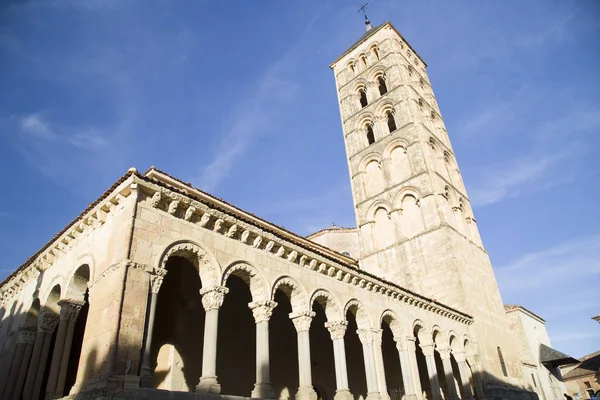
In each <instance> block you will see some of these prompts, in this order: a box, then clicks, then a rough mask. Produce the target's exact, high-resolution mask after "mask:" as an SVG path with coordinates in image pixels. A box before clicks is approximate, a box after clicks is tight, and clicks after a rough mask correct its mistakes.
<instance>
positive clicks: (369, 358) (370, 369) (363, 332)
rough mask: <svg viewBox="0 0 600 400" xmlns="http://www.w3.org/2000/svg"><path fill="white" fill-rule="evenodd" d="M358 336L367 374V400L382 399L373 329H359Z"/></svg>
mask: <svg viewBox="0 0 600 400" xmlns="http://www.w3.org/2000/svg"><path fill="white" fill-rule="evenodd" d="M358 337H359V338H360V341H361V343H362V348H363V359H364V363H365V374H366V375H367V376H366V378H367V400H380V399H381V393H379V384H378V383H377V370H376V367H375V356H374V354H373V353H374V352H373V331H372V330H371V329H359V330H358Z"/></svg>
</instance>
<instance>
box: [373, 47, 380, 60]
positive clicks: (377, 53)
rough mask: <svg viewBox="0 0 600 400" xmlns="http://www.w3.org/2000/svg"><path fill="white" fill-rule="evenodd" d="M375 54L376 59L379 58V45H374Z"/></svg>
mask: <svg viewBox="0 0 600 400" xmlns="http://www.w3.org/2000/svg"><path fill="white" fill-rule="evenodd" d="M373 55H374V56H375V59H376V60H379V50H377V47H373Z"/></svg>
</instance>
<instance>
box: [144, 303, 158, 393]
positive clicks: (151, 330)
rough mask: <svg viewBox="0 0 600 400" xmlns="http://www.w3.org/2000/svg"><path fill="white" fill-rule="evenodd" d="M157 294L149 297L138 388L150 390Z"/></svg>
mask: <svg viewBox="0 0 600 400" xmlns="http://www.w3.org/2000/svg"><path fill="white" fill-rule="evenodd" d="M157 301H158V296H157V293H154V292H152V295H151V296H150V311H149V313H148V327H147V329H146V342H145V345H144V357H143V359H142V368H141V370H140V387H145V388H151V387H153V386H154V376H153V373H152V367H151V366H150V351H151V350H152V335H153V333H154V319H155V317H156V302H157Z"/></svg>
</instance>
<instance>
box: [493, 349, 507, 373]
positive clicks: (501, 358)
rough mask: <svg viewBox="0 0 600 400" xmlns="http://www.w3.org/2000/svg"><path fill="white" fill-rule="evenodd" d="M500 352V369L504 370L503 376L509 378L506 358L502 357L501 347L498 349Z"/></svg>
mask: <svg viewBox="0 0 600 400" xmlns="http://www.w3.org/2000/svg"><path fill="white" fill-rule="evenodd" d="M496 349H497V350H498V359H499V360H500V367H501V368H502V374H503V375H504V376H508V371H507V370H506V363H505V362H504V357H503V356H502V350H500V347H497V348H496Z"/></svg>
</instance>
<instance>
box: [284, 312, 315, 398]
mask: <svg viewBox="0 0 600 400" xmlns="http://www.w3.org/2000/svg"><path fill="white" fill-rule="evenodd" d="M314 316H315V313H314V312H312V311H304V312H298V313H291V314H290V318H291V319H292V322H293V323H294V327H295V328H296V333H297V335H298V383H299V387H298V393H296V399H298V400H317V393H316V392H315V390H314V389H313V386H312V375H311V369H310V368H311V364H310V336H309V332H310V323H311V322H312V319H313V317H314Z"/></svg>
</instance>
